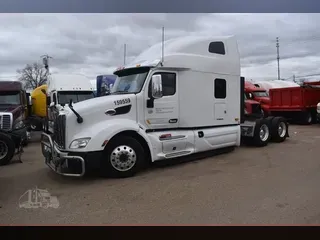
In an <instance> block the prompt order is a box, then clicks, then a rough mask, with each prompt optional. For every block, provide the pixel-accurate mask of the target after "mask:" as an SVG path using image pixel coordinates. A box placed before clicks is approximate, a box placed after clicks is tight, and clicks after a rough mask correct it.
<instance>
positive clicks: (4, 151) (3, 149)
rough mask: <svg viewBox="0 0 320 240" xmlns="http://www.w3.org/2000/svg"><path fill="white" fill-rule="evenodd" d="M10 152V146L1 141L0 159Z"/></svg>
mask: <svg viewBox="0 0 320 240" xmlns="http://www.w3.org/2000/svg"><path fill="white" fill-rule="evenodd" d="M7 154H8V146H7V144H6V143H5V142H4V141H0V160H1V159H3V158H5V157H6V156H7Z"/></svg>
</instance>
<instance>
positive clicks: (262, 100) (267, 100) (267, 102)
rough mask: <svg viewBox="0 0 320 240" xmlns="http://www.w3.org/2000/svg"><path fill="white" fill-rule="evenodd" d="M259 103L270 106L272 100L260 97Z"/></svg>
mask: <svg viewBox="0 0 320 240" xmlns="http://www.w3.org/2000/svg"><path fill="white" fill-rule="evenodd" d="M257 99H258V100H259V102H261V103H265V104H269V103H270V98H269V97H259V98H257Z"/></svg>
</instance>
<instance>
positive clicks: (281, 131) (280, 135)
mask: <svg viewBox="0 0 320 240" xmlns="http://www.w3.org/2000/svg"><path fill="white" fill-rule="evenodd" d="M287 134H288V123H287V121H286V120H285V119H284V118H283V117H275V118H273V119H272V121H271V139H272V141H273V142H278V143H280V142H284V141H285V140H286V138H287V136H288V135H287Z"/></svg>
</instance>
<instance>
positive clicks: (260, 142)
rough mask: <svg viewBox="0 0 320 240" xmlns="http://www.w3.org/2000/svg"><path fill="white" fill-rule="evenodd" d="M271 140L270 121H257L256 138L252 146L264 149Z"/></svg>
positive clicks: (254, 137)
mask: <svg viewBox="0 0 320 240" xmlns="http://www.w3.org/2000/svg"><path fill="white" fill-rule="evenodd" d="M269 140H270V129H269V125H268V121H267V120H265V119H259V120H257V121H256V126H255V129H254V136H253V139H252V144H253V145H254V146H257V147H264V146H266V145H267V144H268V143H269Z"/></svg>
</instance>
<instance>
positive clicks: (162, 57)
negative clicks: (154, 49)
mask: <svg viewBox="0 0 320 240" xmlns="http://www.w3.org/2000/svg"><path fill="white" fill-rule="evenodd" d="M161 50H162V51H161V62H162V64H163V61H164V27H162V49H161Z"/></svg>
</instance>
